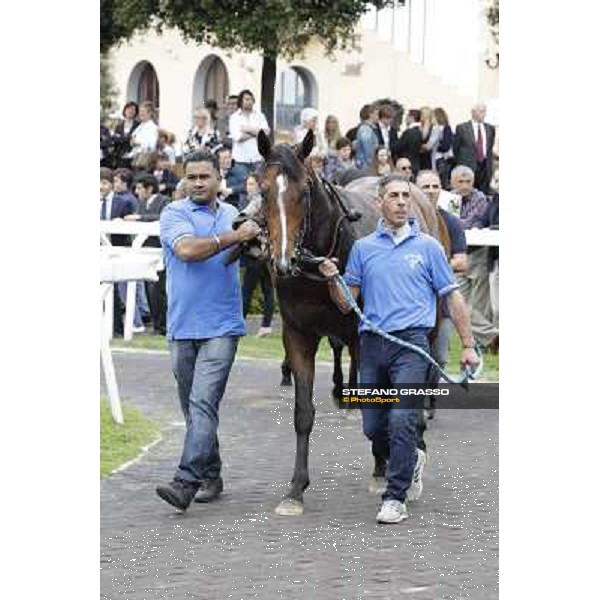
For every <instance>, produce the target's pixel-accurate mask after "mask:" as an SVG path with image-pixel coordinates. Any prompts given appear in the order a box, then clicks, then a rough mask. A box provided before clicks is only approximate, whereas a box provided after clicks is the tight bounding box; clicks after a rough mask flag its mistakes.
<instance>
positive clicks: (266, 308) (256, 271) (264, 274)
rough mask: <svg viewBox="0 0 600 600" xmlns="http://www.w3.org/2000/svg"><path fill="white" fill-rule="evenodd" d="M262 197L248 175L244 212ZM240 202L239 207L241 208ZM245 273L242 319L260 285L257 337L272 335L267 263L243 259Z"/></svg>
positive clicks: (272, 294)
mask: <svg viewBox="0 0 600 600" xmlns="http://www.w3.org/2000/svg"><path fill="white" fill-rule="evenodd" d="M261 201H262V197H261V195H260V186H259V183H258V178H257V176H256V175H255V174H253V173H250V175H248V178H247V179H246V194H245V199H243V200H242V201H241V202H244V207H243V209H244V211H245V212H246V211H247V212H253V211H254V206H256V204H257V203H258V204H260V202H261ZM241 202H240V206H241ZM243 263H244V266H245V267H246V271H245V272H244V283H243V285H242V298H243V311H244V318H246V316H247V315H248V312H249V311H250V305H251V303H252V296H253V295H254V290H255V289H256V286H257V285H258V284H259V283H260V287H261V291H262V294H263V315H262V323H261V326H260V329H259V330H258V333H257V335H258V337H265V336H267V335H270V334H271V333H273V329H272V327H271V322H272V321H273V312H274V311H275V292H274V291H273V281H272V280H271V273H270V272H269V268H268V266H267V263H265V262H260V261H256V260H253V259H252V258H244V259H243Z"/></svg>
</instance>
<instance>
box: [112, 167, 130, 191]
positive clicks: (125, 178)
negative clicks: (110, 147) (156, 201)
mask: <svg viewBox="0 0 600 600" xmlns="http://www.w3.org/2000/svg"><path fill="white" fill-rule="evenodd" d="M115 177H118V178H119V179H120V180H121V181H122V182H123V183H125V185H126V186H127V189H128V190H129V189H131V184H132V183H133V173H132V172H131V171H130V170H129V169H125V168H121V169H116V170H115V172H114V173H113V179H114V178H115Z"/></svg>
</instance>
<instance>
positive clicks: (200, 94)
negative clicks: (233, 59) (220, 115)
mask: <svg viewBox="0 0 600 600" xmlns="http://www.w3.org/2000/svg"><path fill="white" fill-rule="evenodd" d="M228 95H229V75H228V74H227V67H225V63H224V62H223V61H222V60H221V59H220V58H219V57H218V56H216V55H215V54H211V55H210V56H207V57H206V58H205V59H204V60H203V61H202V62H201V63H200V66H199V67H198V69H197V70H196V75H195V77H194V91H193V96H192V111H193V110H194V109H195V108H196V107H197V106H202V105H203V104H204V102H206V100H216V101H217V104H218V105H219V108H220V107H222V106H223V105H224V103H225V100H226V99H227V96H228ZM190 118H191V113H190Z"/></svg>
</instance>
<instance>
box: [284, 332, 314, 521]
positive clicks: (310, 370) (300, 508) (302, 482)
mask: <svg viewBox="0 0 600 600" xmlns="http://www.w3.org/2000/svg"><path fill="white" fill-rule="evenodd" d="M283 341H284V344H285V350H286V353H287V356H288V359H289V361H290V365H291V367H292V372H293V373H294V384H295V385H294V388H295V404H294V428H295V430H296V463H295V466H294V475H293V477H292V481H291V483H290V490H289V492H288V494H287V495H286V496H285V498H284V499H283V500H282V501H281V502H280V503H279V505H278V506H277V508H276V509H275V512H276V513H277V514H278V515H284V516H295V515H301V514H302V513H303V512H304V490H305V489H306V488H307V487H308V485H309V483H310V481H309V478H308V443H309V437H310V432H311V431H312V428H313V424H314V420H315V407H314V405H313V384H314V377H315V354H316V352H317V347H318V344H319V338H318V337H317V336H314V335H306V334H303V333H300V332H298V331H296V330H295V329H292V328H291V327H285V328H284V338H283Z"/></svg>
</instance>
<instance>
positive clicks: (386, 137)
mask: <svg viewBox="0 0 600 600" xmlns="http://www.w3.org/2000/svg"><path fill="white" fill-rule="evenodd" d="M379 130H380V131H381V137H383V145H384V146H385V147H386V148H387V149H388V150H389V148H390V128H389V127H386V126H385V125H382V124H381V123H379Z"/></svg>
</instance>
